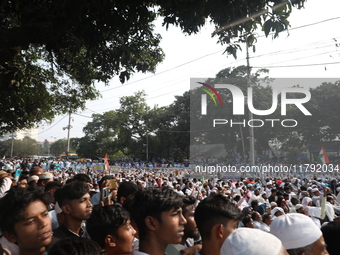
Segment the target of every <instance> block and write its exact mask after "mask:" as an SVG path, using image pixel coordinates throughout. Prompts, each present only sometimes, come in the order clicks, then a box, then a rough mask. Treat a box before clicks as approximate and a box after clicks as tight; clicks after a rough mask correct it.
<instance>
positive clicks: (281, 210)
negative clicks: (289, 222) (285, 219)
mask: <svg viewBox="0 0 340 255" xmlns="http://www.w3.org/2000/svg"><path fill="white" fill-rule="evenodd" d="M277 212H283V213H285V212H284V211H283V209H282V208H281V207H275V208H273V209H272V210H271V212H270V214H271V215H272V217H273V216H274V215H275V213H277Z"/></svg>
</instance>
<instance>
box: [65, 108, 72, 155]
mask: <svg viewBox="0 0 340 255" xmlns="http://www.w3.org/2000/svg"><path fill="white" fill-rule="evenodd" d="M67 129H68V131H67V151H66V157H67V158H68V156H69V154H70V130H71V112H69V113H68V126H67Z"/></svg>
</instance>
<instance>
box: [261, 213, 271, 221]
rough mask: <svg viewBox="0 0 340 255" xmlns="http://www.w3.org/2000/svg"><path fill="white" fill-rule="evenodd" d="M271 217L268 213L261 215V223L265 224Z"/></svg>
mask: <svg viewBox="0 0 340 255" xmlns="http://www.w3.org/2000/svg"><path fill="white" fill-rule="evenodd" d="M270 217H271V214H270V213H265V214H263V215H262V222H265V221H266V220H268V219H269V218H270Z"/></svg>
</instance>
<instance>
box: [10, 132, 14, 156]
mask: <svg viewBox="0 0 340 255" xmlns="http://www.w3.org/2000/svg"><path fill="white" fill-rule="evenodd" d="M13 144H14V133H12V144H11V158H13Z"/></svg>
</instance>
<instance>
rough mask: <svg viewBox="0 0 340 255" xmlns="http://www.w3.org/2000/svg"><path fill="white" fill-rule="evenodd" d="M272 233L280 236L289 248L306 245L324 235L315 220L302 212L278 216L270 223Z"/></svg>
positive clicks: (284, 244)
mask: <svg viewBox="0 0 340 255" xmlns="http://www.w3.org/2000/svg"><path fill="white" fill-rule="evenodd" d="M270 233H272V234H273V235H275V236H276V237H277V238H279V239H280V240H281V242H282V244H283V246H284V247H285V248H286V249H287V250H289V249H296V248H301V247H305V246H307V245H310V244H312V243H314V242H315V241H316V240H318V239H319V238H320V237H321V236H322V232H321V230H320V229H319V228H318V227H317V226H316V225H315V223H314V222H313V220H312V219H311V218H309V217H308V216H306V215H303V214H301V213H289V214H286V215H282V216H280V217H277V218H276V219H275V220H273V222H272V224H271V225H270Z"/></svg>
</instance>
